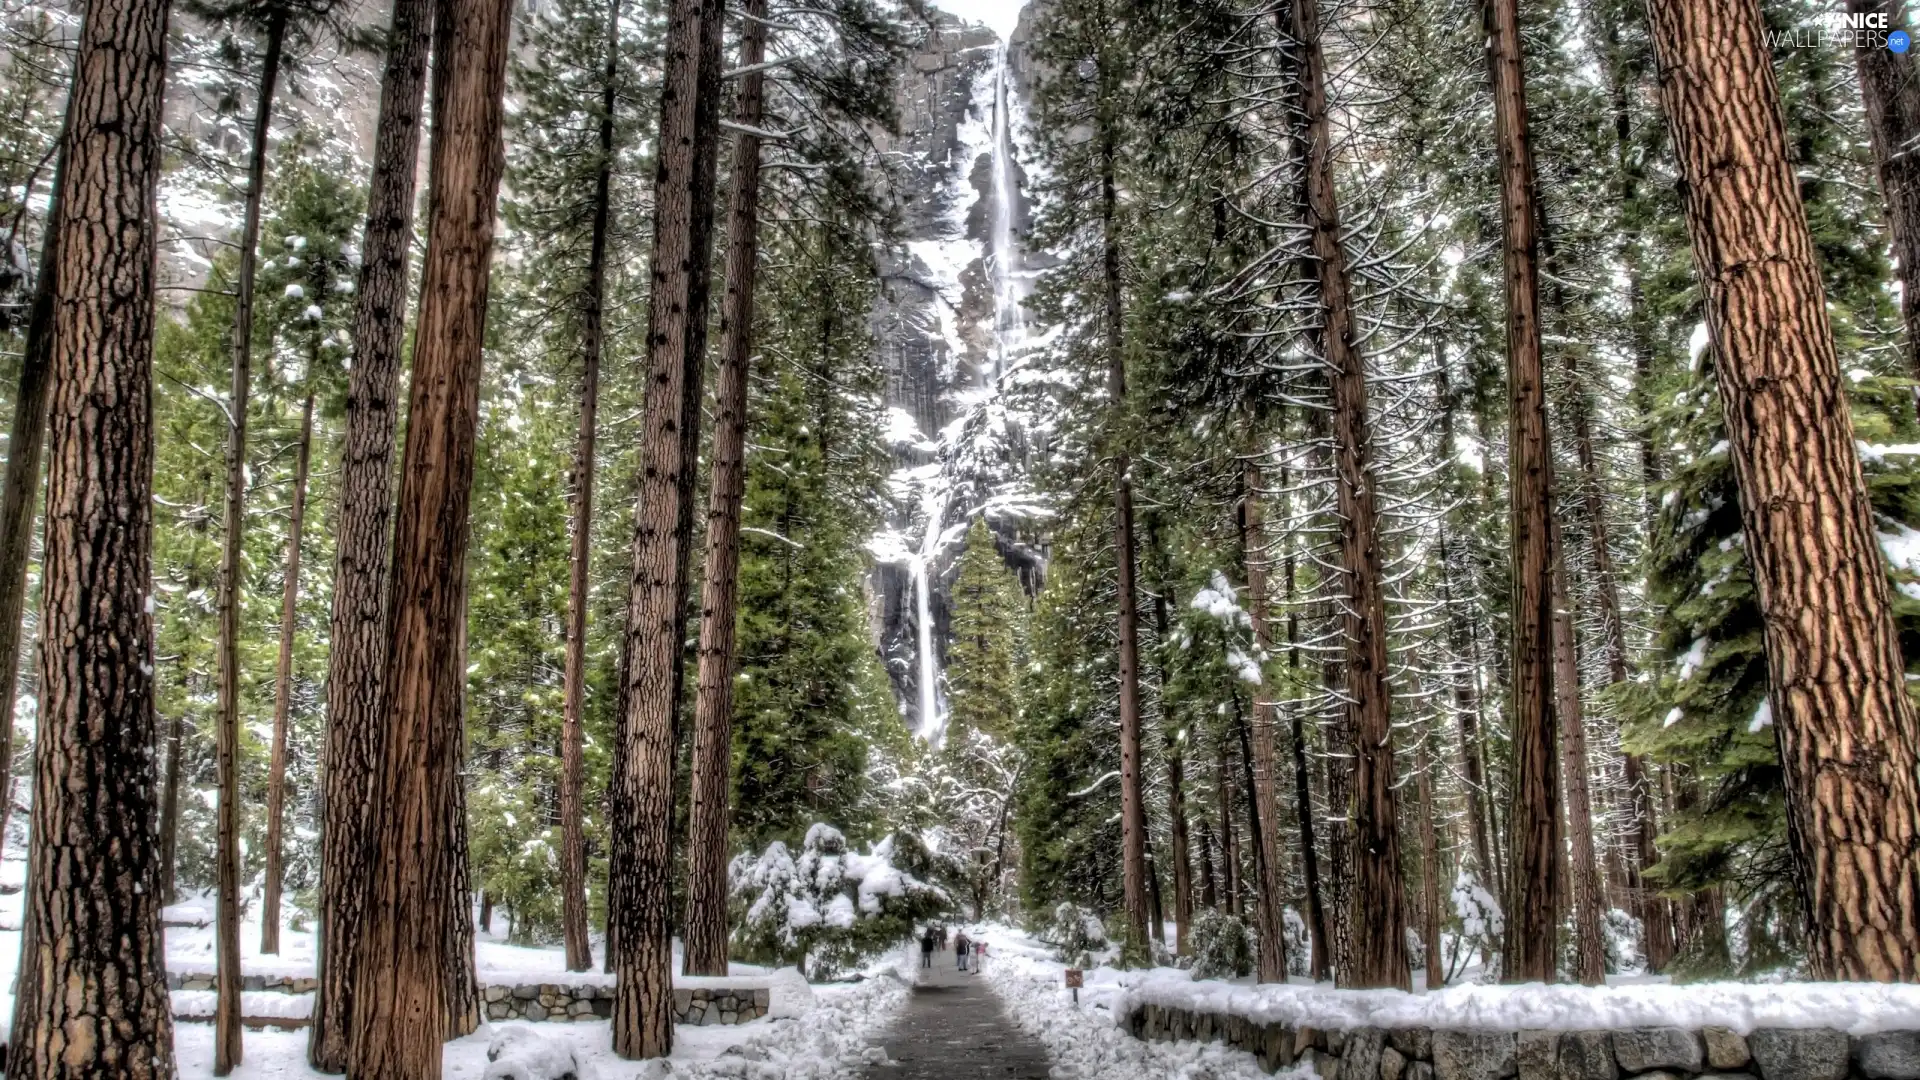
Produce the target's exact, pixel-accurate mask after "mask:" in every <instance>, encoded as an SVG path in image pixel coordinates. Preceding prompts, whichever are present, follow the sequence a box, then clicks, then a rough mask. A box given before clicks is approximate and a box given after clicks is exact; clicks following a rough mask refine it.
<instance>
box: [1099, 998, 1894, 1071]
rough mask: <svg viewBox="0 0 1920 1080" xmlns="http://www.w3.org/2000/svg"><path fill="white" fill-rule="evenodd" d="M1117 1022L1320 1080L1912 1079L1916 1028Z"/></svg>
mask: <svg viewBox="0 0 1920 1080" xmlns="http://www.w3.org/2000/svg"><path fill="white" fill-rule="evenodd" d="M1124 1026H1125V1028H1126V1030H1127V1031H1128V1032H1129V1033H1131V1034H1132V1035H1133V1036H1134V1037H1135V1038H1140V1039H1157V1040H1181V1039H1194V1040H1198V1041H1201V1042H1224V1043H1226V1044H1227V1045H1229V1046H1234V1047H1238V1048H1239V1049H1241V1050H1245V1051H1247V1052H1248V1053H1251V1054H1253V1055H1254V1056H1255V1057H1257V1058H1259V1060H1260V1065H1261V1067H1262V1068H1264V1069H1266V1070H1267V1071H1268V1072H1275V1071H1278V1070H1280V1069H1283V1068H1286V1067H1288V1066H1292V1065H1296V1064H1306V1063H1309V1062H1310V1063H1311V1064H1312V1065H1313V1067H1314V1071H1315V1072H1316V1073H1318V1074H1319V1076H1320V1078H1321V1080H1622V1078H1636V1080H1687V1078H1692V1077H1701V1078H1703V1080H1756V1078H1757V1080H1920V1031H1898V1032H1887V1033H1884V1034H1878V1035H1856V1036H1850V1035H1847V1034H1846V1033H1844V1032H1840V1031H1835V1030H1833V1029H1831V1028H1807V1029H1788V1028H1762V1029H1759V1030H1756V1031H1754V1032H1753V1033H1752V1034H1749V1035H1744V1036H1743V1035H1740V1034H1738V1033H1736V1032H1733V1031H1730V1030H1728V1029H1726V1028H1706V1029H1704V1030H1701V1031H1689V1030H1686V1029H1684V1028H1633V1029H1630V1030H1624V1031H1519V1032H1514V1031H1435V1030H1432V1029H1429V1028H1395V1029H1390V1030H1388V1029H1381V1028H1360V1029H1356V1030H1353V1031H1319V1030H1315V1029H1313V1028H1297V1029H1296V1028H1289V1027H1286V1026H1284V1025H1281V1024H1259V1023H1255V1022H1253V1021H1251V1020H1248V1019H1247V1018H1245V1017H1242V1016H1230V1015H1222V1014H1217V1013H1195V1012H1191V1011H1189V1010H1186V1009H1178V1008H1171V1007H1168V1006H1164V1005H1152V1004H1145V1005H1140V1006H1138V1007H1137V1008H1135V1009H1134V1011H1133V1012H1132V1013H1130V1014H1129V1015H1128V1016H1127V1018H1126V1020H1125V1023H1124Z"/></svg>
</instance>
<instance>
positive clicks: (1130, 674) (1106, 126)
mask: <svg viewBox="0 0 1920 1080" xmlns="http://www.w3.org/2000/svg"><path fill="white" fill-rule="evenodd" d="M1100 75H1101V78H1102V79H1103V80H1108V81H1111V80H1112V79H1114V78H1115V77H1116V73H1114V72H1110V71H1107V70H1105V68H1104V67H1103V68H1102V70H1101V72H1100ZM1111 97H1112V91H1111V90H1109V89H1107V88H1104V87H1103V89H1102V91H1101V100H1102V102H1103V104H1102V105H1101V107H1100V109H1101V112H1100V116H1099V119H1098V120H1097V121H1096V125H1097V127H1098V136H1097V137H1098V139H1099V140H1100V144H1099V154H1100V230H1101V259H1100V266H1101V283H1102V292H1103V296H1104V298H1105V305H1106V311H1105V334H1106V342H1105V344H1106V351H1107V394H1108V397H1109V399H1110V400H1111V402H1112V408H1113V414H1114V422H1115V426H1116V428H1119V427H1124V425H1125V420H1124V417H1125V415H1126V410H1127V362H1126V354H1125V352H1124V348H1125V340H1124V336H1123V331H1122V320H1123V318H1124V317H1125V316H1124V314H1123V304H1122V298H1121V281H1120V223H1119V202H1120V181H1119V176H1118V167H1119V163H1118V160H1117V159H1118V146H1117V136H1116V133H1115V131H1114V126H1115V124H1117V123H1118V120H1117V118H1116V117H1114V116H1113V115H1111V110H1112V109H1113V107H1114V106H1113V105H1112V104H1111V103H1110V102H1111ZM1122 438H1124V436H1122ZM1113 470H1114V483H1113V510H1114V515H1113V516H1114V536H1113V546H1114V560H1115V570H1116V576H1117V577H1116V579H1117V583H1118V585H1117V587H1118V590H1119V598H1118V602H1119V616H1118V617H1119V630H1120V648H1119V653H1120V655H1119V663H1120V877H1121V882H1122V884H1123V887H1124V895H1125V901H1124V903H1125V909H1126V916H1127V926H1128V929H1129V931H1130V932H1131V933H1132V934H1133V935H1134V937H1135V940H1136V941H1137V942H1144V941H1145V940H1146V931H1147V894H1146V863H1147V840H1146V807H1145V803H1144V800H1143V797H1142V794H1141V775H1140V774H1141V761H1140V612H1139V601H1138V598H1137V595H1136V588H1135V582H1134V542H1133V476H1132V472H1133V458H1132V455H1131V454H1130V453H1129V452H1128V450H1127V449H1126V447H1125V446H1124V444H1123V445H1119V446H1116V447H1115V448H1114V454H1113Z"/></svg>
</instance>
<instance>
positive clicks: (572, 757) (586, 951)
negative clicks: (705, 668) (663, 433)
mask: <svg viewBox="0 0 1920 1080" xmlns="http://www.w3.org/2000/svg"><path fill="white" fill-rule="evenodd" d="M606 34H607V42H606V46H607V58H606V65H605V67H604V68H602V70H601V78H602V80H603V85H602V86H601V90H600V131H599V151H600V162H599V165H598V167H597V168H596V169H595V170H594V181H593V236H592V239H591V241H590V242H589V243H590V248H589V252H588V256H587V285H586V291H585V292H584V293H583V294H582V296H581V304H580V324H581V333H580V434H579V437H578V441H577V442H576V444H575V450H574V457H573V462H574V464H573V485H574V492H573V538H572V540H573V548H572V552H571V561H570V563H569V565H568V576H567V659H566V673H565V676H564V677H565V680H566V687H565V691H564V694H565V697H564V703H563V706H562V709H563V717H562V721H561V725H562V726H561V733H560V756H561V763H560V830H561V853H560V875H561V882H560V892H561V898H560V900H561V910H560V923H561V927H560V928H561V934H562V936H563V938H564V939H565V944H566V953H567V970H568V971H586V970H588V969H589V968H591V967H593V946H592V944H591V943H590V942H589V941H588V938H587V933H588V931H587V844H586V821H585V817H586V805H585V803H584V801H583V798H582V794H583V792H582V788H583V787H584V785H585V783H586V777H585V772H586V766H585V762H584V741H585V736H584V734H583V732H582V727H581V725H582V723H583V718H584V714H585V711H586V702H587V600H588V597H587V577H588V573H589V571H590V570H591V569H592V564H593V544H592V540H593V478H594V452H595V449H594V448H595V424H596V418H597V416H598V414H599V409H600V356H601V352H602V351H603V349H604V346H605V341H606V330H605V327H604V318H603V312H604V311H605V305H606V293H607V232H608V230H609V228H610V226H611V222H612V219H613V152H614V142H613V130H614V129H613V119H614V116H613V114H614V109H615V108H616V107H617V105H618V97H617V91H618V79H619V70H620V0H610V2H609V3H608V4H607V27H606Z"/></svg>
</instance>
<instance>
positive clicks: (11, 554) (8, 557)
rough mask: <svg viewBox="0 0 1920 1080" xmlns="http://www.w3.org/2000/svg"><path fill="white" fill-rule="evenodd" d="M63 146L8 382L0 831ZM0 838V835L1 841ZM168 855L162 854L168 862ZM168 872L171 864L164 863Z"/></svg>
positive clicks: (9, 789) (2, 482)
mask: <svg viewBox="0 0 1920 1080" xmlns="http://www.w3.org/2000/svg"><path fill="white" fill-rule="evenodd" d="M65 141H66V140H65V139H64V138H62V140H61V142H62V144H63V149H62V151H61V152H60V156H59V157H58V158H57V159H56V160H55V162H54V166H53V186H52V188H51V189H50V190H51V195H50V201H49V203H48V205H47V224H46V233H45V235H44V236H42V237H41V240H40V266H39V269H38V271H37V272H36V273H35V275H34V279H33V300H32V307H31V308H30V309H29V311H28V313H27V331H26V335H25V340H24V341H23V342H22V344H21V349H20V382H19V385H18V386H17V387H16V388H15V389H14V396H13V402H14V404H13V421H12V426H11V427H10V428H9V431H8V435H7V464H6V469H5V473H4V478H3V479H0V838H4V837H5V836H6V835H7V820H8V818H10V817H11V816H12V814H13V706H14V702H15V698H16V697H17V695H18V691H19V682H20V642H21V638H22V626H21V622H22V620H23V619H24V617H25V615H26V610H27V564H28V563H29V562H31V561H32V559H33V522H34V513H35V511H36V509H37V507H36V506H35V503H36V502H37V500H38V496H39V494H40V460H41V456H42V451H43V450H44V449H45V448H46V436H47V399H48V397H49V396H50V392H51V390H52V385H53V379H52V373H51V371H50V368H49V365H50V364H51V362H52V352H53V303H54V295H53V286H54V279H55V277H56V276H58V273H59V265H60V264H59V259H60V244H59V239H60V230H61V222H60V184H61V180H62V178H63V177H64V176H65V174H66V159H65V155H64V143H65ZM3 842H4V841H3V840H0V843H3ZM171 862H172V861H171V859H168V860H167V861H166V864H165V865H167V866H171ZM169 872H170V871H169Z"/></svg>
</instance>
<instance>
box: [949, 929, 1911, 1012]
mask: <svg viewBox="0 0 1920 1080" xmlns="http://www.w3.org/2000/svg"><path fill="white" fill-rule="evenodd" d="M982 933H984V934H985V935H986V936H987V937H988V938H989V939H991V941H992V943H993V944H992V946H991V948H992V953H993V955H994V956H996V957H998V956H1000V955H1001V953H1002V951H1003V950H1004V951H1005V953H1006V958H1005V959H1004V960H1002V961H1000V962H999V970H998V971H997V972H996V970H995V964H994V962H993V961H989V963H988V974H989V976H990V977H993V979H994V981H995V988H996V989H1002V986H1003V983H1004V984H1005V986H1006V989H1003V993H1005V994H1006V995H1007V998H1008V1001H1009V1003H1011V1004H1013V1005H1014V1008H1015V1010H1016V1013H1018V1012H1019V1011H1020V1010H1021V1009H1022V1008H1026V1007H1031V1008H1033V1009H1034V1010H1035V1011H1041V1010H1043V1009H1045V1010H1058V1009H1060V1008H1065V1009H1068V1010H1070V1009H1071V1005H1070V1004H1069V1005H1065V1006H1062V1005H1060V1004H1059V1003H1061V1002H1066V1001H1068V997H1067V992H1066V991H1065V990H1062V989H1060V986H1061V983H1062V978H1061V972H1062V970H1063V968H1062V965H1060V964H1058V963H1055V962H1053V960H1052V959H1051V950H1050V949H1049V948H1048V947H1047V946H1046V945H1044V944H1042V943H1040V942H1037V941H1034V940H1033V939H1032V938H1029V937H1027V936H1026V935H1024V934H1022V933H1021V932H1020V931H1018V930H1015V929H1012V928H1010V927H1004V926H995V927H991V928H988V929H985V930H983V931H982ZM1086 983H1087V986H1086V988H1085V989H1083V990H1082V991H1081V992H1080V999H1081V1002H1082V1009H1083V1011H1092V1012H1098V1013H1101V1014H1103V1015H1105V1016H1106V1017H1108V1018H1109V1019H1107V1020H1106V1021H1105V1022H1106V1023H1108V1024H1111V1023H1113V1022H1114V1021H1115V1020H1117V1019H1118V1018H1121V1017H1124V1016H1125V1015H1126V1014H1127V1013H1128V1012H1130V1011H1131V1010H1132V1009H1133V1008H1134V1007H1135V1006H1137V1005H1140V1004H1143V1003H1149V1002H1150V1003H1153V1004H1156V1005H1165V1006H1171V1007H1178V1008H1186V1009H1191V1010H1195V1011H1199V1012H1211V1013H1221V1014H1233V1015H1239V1016H1244V1017H1247V1018H1249V1019H1251V1020H1254V1021H1256V1022H1258V1023H1276V1022H1277V1023H1282V1024H1287V1025H1290V1026H1294V1027H1314V1028H1327V1029H1341V1030H1350V1029H1353V1028H1360V1027H1432V1028H1454V1029H1468V1028H1479V1029H1490V1030H1500V1031H1521V1030H1529V1029H1559V1030H1583V1029H1584V1030H1592V1029H1599V1028H1616V1029H1617V1028H1633V1027H1685V1028H1703V1027H1724V1028H1731V1029H1732V1030H1734V1031H1737V1032H1739V1033H1741V1034H1743V1035H1744V1034H1747V1033H1749V1032H1751V1031H1753V1030H1754V1029H1756V1028H1815V1027H1828V1028H1835V1029H1838V1030H1840V1031H1844V1032H1847V1033H1848V1034H1852V1035H1866V1034H1870V1033H1873V1032H1878V1031H1910V1030H1913V1029H1914V1028H1915V1027H1916V1026H1920V986H1912V985H1888V984H1881V983H1815V982H1788V983H1731V982H1716V983H1688V984H1685V985H1673V984H1669V983H1662V982H1653V981H1650V980H1645V979H1635V978H1621V979H1617V980H1614V982H1613V984H1612V985H1608V986H1570V985H1555V986H1547V985H1543V984H1541V983H1529V984H1524V985H1519V986H1492V985H1454V986H1449V987H1446V988H1444V989H1442V990H1438V991H1435V992H1433V993H1425V992H1415V993H1404V992H1402V991H1398V990H1338V989H1335V988H1333V987H1332V986H1329V985H1324V984H1323V985H1314V984H1312V983H1308V982H1305V981H1304V980H1296V981H1295V982H1293V983H1291V984H1289V985H1286V986H1274V985H1265V986H1255V985H1252V984H1250V983H1247V982H1244V981H1240V982H1225V981H1220V980H1203V981H1196V980H1195V979H1194V978H1193V977H1192V975H1191V974H1190V973H1188V972H1185V971H1181V970H1178V969H1175V968H1156V969H1153V970H1151V971H1115V970H1113V969H1111V968H1097V969H1093V970H1089V971H1088V972H1087V973H1086ZM1049 1003H1051V1004H1049Z"/></svg>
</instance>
